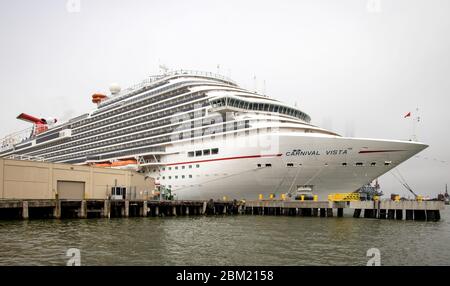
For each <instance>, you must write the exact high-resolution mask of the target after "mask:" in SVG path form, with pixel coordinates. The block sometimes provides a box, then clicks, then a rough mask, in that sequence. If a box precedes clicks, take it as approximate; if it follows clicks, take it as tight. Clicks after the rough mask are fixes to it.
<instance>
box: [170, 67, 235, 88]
mask: <svg viewBox="0 0 450 286" xmlns="http://www.w3.org/2000/svg"><path fill="white" fill-rule="evenodd" d="M165 75H169V76H171V75H197V76H205V77H211V78H216V79H219V80H223V81H226V82H229V83H232V84H234V85H237V83H236V82H235V81H233V80H231V79H230V78H228V77H226V76H223V75H221V74H217V73H212V72H204V71H196V70H175V71H170V72H167V73H166V74H165Z"/></svg>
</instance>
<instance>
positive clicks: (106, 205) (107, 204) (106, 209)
mask: <svg viewBox="0 0 450 286" xmlns="http://www.w3.org/2000/svg"><path fill="white" fill-rule="evenodd" d="M102 216H103V217H104V218H111V201H110V200H105V201H104V202H103V214H102Z"/></svg>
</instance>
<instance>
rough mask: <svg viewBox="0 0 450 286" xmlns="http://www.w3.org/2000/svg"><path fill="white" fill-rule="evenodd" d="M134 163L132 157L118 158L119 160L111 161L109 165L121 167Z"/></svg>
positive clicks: (135, 162)
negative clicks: (127, 158)
mask: <svg viewBox="0 0 450 286" xmlns="http://www.w3.org/2000/svg"><path fill="white" fill-rule="evenodd" d="M136 164H137V161H136V160H134V159H130V160H120V161H116V162H112V163H111V167H121V166H127V165H136Z"/></svg>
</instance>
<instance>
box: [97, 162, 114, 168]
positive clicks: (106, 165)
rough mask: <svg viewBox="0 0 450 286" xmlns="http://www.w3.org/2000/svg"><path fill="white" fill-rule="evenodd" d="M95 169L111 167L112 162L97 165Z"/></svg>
mask: <svg viewBox="0 0 450 286" xmlns="http://www.w3.org/2000/svg"><path fill="white" fill-rule="evenodd" d="M94 167H111V162H103V163H95V164H94Z"/></svg>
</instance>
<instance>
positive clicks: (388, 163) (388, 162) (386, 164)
mask: <svg viewBox="0 0 450 286" xmlns="http://www.w3.org/2000/svg"><path fill="white" fill-rule="evenodd" d="M391 163H392V161H385V162H384V165H385V166H389V165H390V164H391Z"/></svg>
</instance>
